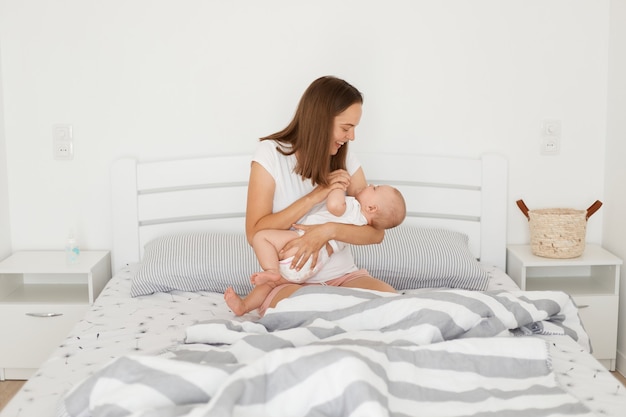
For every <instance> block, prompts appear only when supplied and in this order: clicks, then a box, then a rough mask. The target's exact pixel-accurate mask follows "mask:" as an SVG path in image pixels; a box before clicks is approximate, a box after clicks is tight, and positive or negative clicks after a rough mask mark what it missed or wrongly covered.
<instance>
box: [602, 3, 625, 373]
mask: <svg viewBox="0 0 626 417" xmlns="http://www.w3.org/2000/svg"><path fill="white" fill-rule="evenodd" d="M610 16H611V20H610V27H611V32H610V49H609V79H608V81H609V86H610V88H609V94H608V112H607V121H608V122H607V139H606V165H605V172H606V188H605V202H606V204H605V208H604V210H605V218H604V220H605V221H604V233H603V243H604V246H606V247H607V249H609V250H611V251H612V252H613V253H615V254H616V255H618V256H619V257H621V258H622V259H624V260H626V218H625V216H624V214H625V213H626V190H625V189H624V179H625V178H626V166H625V164H624V161H625V160H626V120H625V119H624V115H625V114H626V76H624V74H626V25H625V24H624V22H626V0H612V1H611V13H610ZM620 301H621V302H620V313H619V327H620V332H619V335H618V358H617V368H618V370H619V371H620V372H621V373H622V374H626V266H624V267H622V269H621V282H620Z"/></svg>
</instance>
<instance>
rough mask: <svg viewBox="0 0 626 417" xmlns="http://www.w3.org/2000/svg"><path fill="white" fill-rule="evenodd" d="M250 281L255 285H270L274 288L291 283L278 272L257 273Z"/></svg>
mask: <svg viewBox="0 0 626 417" xmlns="http://www.w3.org/2000/svg"><path fill="white" fill-rule="evenodd" d="M250 281H251V282H252V283H253V284H254V285H261V284H270V285H272V287H275V286H277V285H281V284H289V283H290V281H287V280H286V279H285V278H283V277H281V276H280V274H279V273H278V272H275V271H261V272H256V273H254V274H252V276H251V277H250Z"/></svg>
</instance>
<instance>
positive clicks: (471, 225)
mask: <svg viewBox="0 0 626 417" xmlns="http://www.w3.org/2000/svg"><path fill="white" fill-rule="evenodd" d="M359 158H360V160H361V163H362V165H363V166H364V168H365V172H366V174H367V176H368V180H369V181H370V182H372V183H386V184H391V185H394V186H396V187H398V188H399V189H400V190H401V191H402V193H403V194H404V196H405V198H406V201H407V207H408V213H407V219H406V220H405V222H404V223H403V225H401V226H400V227H398V228H396V229H392V230H390V231H388V232H387V234H386V237H385V241H384V242H383V244H381V245H372V246H364V247H355V248H353V251H354V253H355V259H356V260H357V264H359V266H364V267H366V268H367V269H368V270H369V271H370V272H371V273H372V275H374V276H377V277H379V278H381V279H385V280H386V281H388V282H390V283H392V285H394V287H396V288H398V289H399V294H395V295H390V294H382V293H376V292H372V291H363V290H350V289H345V288H327V287H308V288H306V289H303V290H301V291H298V292H297V293H296V294H294V296H293V297H292V298H291V299H289V300H285V301H283V302H281V303H280V304H279V305H278V306H277V308H276V309H270V310H268V312H267V314H266V315H265V317H263V318H262V319H260V318H259V317H258V316H257V315H256V314H254V313H249V314H247V315H245V316H242V317H235V316H234V315H233V314H232V313H231V312H230V311H229V310H228V308H227V306H226V304H225V303H224V300H223V296H222V293H223V290H224V289H225V287H226V286H228V285H233V286H234V287H235V289H236V290H237V292H239V293H241V294H244V293H245V292H246V291H248V290H249V288H250V287H249V285H250V284H249V282H248V277H249V273H250V272H251V271H255V270H256V269H258V264H257V263H256V260H255V259H254V255H253V253H252V251H251V250H250V248H249V247H248V246H247V244H246V242H245V238H244V237H243V218H244V212H245V196H246V189H247V177H248V172H249V162H250V157H249V156H247V155H234V156H233V155H230V156H211V157H206V158H193V159H185V160H162V161H149V162H141V161H137V160H135V159H122V160H119V161H117V162H116V163H115V164H114V166H113V167H112V172H111V182H112V201H113V207H112V210H113V219H114V222H113V235H114V242H113V250H112V262H113V270H114V271H117V272H116V273H115V274H114V276H113V278H112V279H111V280H110V281H109V283H108V284H107V286H106V287H105V289H104V290H103V292H102V293H101V295H100V296H99V298H98V299H97V300H96V302H95V303H94V305H93V306H92V308H91V309H90V310H89V311H88V313H87V314H86V316H85V317H84V318H83V319H82V320H81V321H80V322H79V323H78V324H77V325H76V326H75V328H74V329H73V330H72V332H71V333H70V334H69V335H68V336H67V338H66V340H65V341H64V342H63V343H62V345H61V346H59V347H58V349H57V350H56V351H55V352H54V353H53V354H52V356H51V357H50V358H49V359H48V360H47V361H46V362H45V363H44V364H43V366H42V367H41V368H40V369H39V370H38V371H37V372H36V374H35V375H34V376H33V377H32V378H31V379H30V380H29V381H28V382H27V383H26V384H25V385H24V387H23V388H22V390H21V391H20V392H19V393H18V394H17V395H16V397H15V398H14V399H13V401H12V402H11V403H10V404H9V405H8V406H7V407H6V408H5V409H4V410H3V412H2V414H1V415H2V417H8V416H38V417H47V416H63V417H66V416H86V415H98V416H104V415H106V416H126V415H133V416H148V415H150V416H155V415H158V416H200V415H211V416H214V415H225V416H230V415H254V416H257V415H285V416H296V415H316V416H317V415H338V416H348V415H353V416H358V415H376V416H378V415H396V416H409V415H428V416H437V415H442V416H443V415H445V416H456V415H487V414H489V413H491V414H490V415H524V416H527V415H533V416H535V415H609V416H620V415H622V414H623V410H624V409H625V407H626V393H625V392H624V388H623V387H622V386H621V385H620V383H619V382H618V381H617V380H616V379H615V378H613V376H612V375H611V374H610V373H609V372H608V371H607V370H606V369H604V368H603V367H602V365H600V363H599V362H598V361H596V360H595V359H594V358H593V356H592V355H591V354H590V353H589V350H590V343H589V340H588V339H587V336H586V333H585V332H584V328H583V327H582V325H581V323H580V321H579V320H578V315H577V310H576V307H575V305H574V304H573V302H572V301H571V299H570V298H569V297H568V296H567V294H563V293H559V292H524V291H520V290H519V289H518V288H517V287H516V286H515V284H514V283H513V281H512V280H511V279H510V278H509V277H508V276H506V274H505V273H504V272H503V271H504V270H505V244H506V207H507V201H508V195H507V164H506V161H505V159H503V158H502V157H500V156H497V155H484V156H483V157H481V158H478V159H468V158H447V157H428V156H416V155H397V154H388V155H382V154H376V155H373V154H360V155H359ZM418 277H419V279H418ZM131 295H132V296H131ZM129 410H131V411H129ZM133 413H134V414H133Z"/></svg>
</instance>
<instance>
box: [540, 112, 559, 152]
mask: <svg viewBox="0 0 626 417" xmlns="http://www.w3.org/2000/svg"><path fill="white" fill-rule="evenodd" d="M560 152H561V121H560V120H555V119H550V120H544V121H543V124H542V127H541V154H542V155H558V154H559V153H560Z"/></svg>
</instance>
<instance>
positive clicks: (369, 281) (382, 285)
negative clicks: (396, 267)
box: [342, 277, 397, 292]
mask: <svg viewBox="0 0 626 417" xmlns="http://www.w3.org/2000/svg"><path fill="white" fill-rule="evenodd" d="M342 286H343V287H350V288H363V289H365V290H374V291H381V292H397V291H396V290H395V288H393V287H392V286H391V285H389V284H387V283H386V282H385V281H381V280H379V279H376V278H373V277H360V278H356V279H353V280H352V281H348V282H346V283H345V284H344V285H342Z"/></svg>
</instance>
